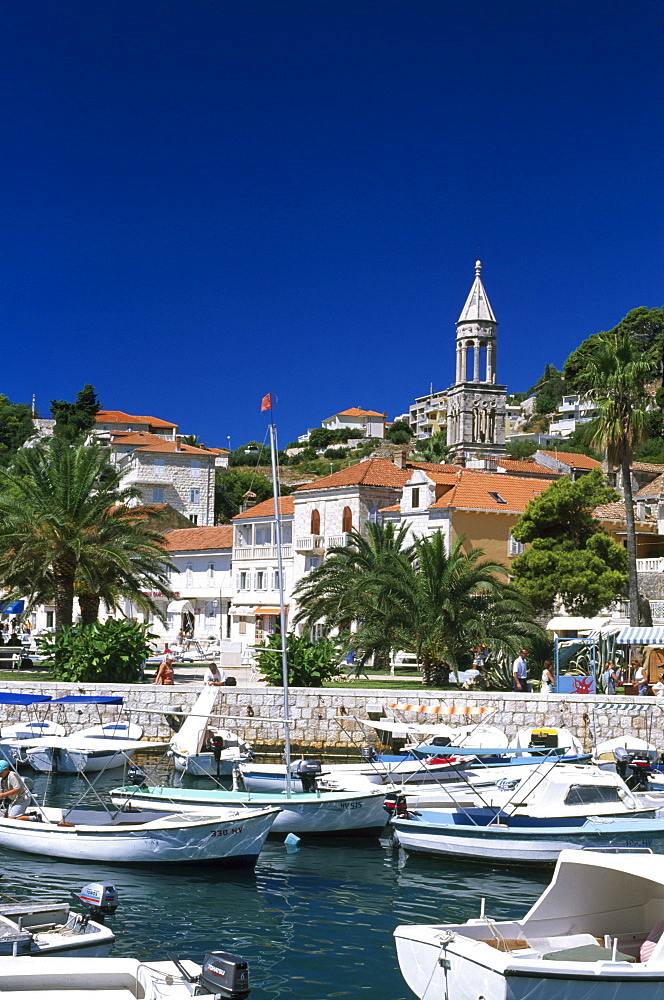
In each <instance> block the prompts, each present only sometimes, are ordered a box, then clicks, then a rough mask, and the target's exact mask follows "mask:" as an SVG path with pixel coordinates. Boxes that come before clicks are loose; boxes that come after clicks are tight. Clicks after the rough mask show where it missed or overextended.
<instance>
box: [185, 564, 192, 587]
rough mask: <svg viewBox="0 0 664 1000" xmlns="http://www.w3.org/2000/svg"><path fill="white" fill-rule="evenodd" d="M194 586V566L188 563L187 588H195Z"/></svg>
mask: <svg viewBox="0 0 664 1000" xmlns="http://www.w3.org/2000/svg"><path fill="white" fill-rule="evenodd" d="M193 585H194V564H193V563H190V562H188V563H187V569H186V573H185V586H187V587H193Z"/></svg>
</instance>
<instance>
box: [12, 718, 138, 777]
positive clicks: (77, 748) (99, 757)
mask: <svg viewBox="0 0 664 1000" xmlns="http://www.w3.org/2000/svg"><path fill="white" fill-rule="evenodd" d="M95 728H96V727H95ZM138 731H139V732H140V731H141V730H140V729H139V730H138ZM86 732H88V731H87V730H83V731H81V732H80V733H72V734H71V736H52V737H43V738H42V739H39V740H32V741H30V742H27V743H24V744H17V746H18V747H19V749H20V751H21V753H22V754H23V755H24V757H25V760H26V761H27V763H28V764H29V765H30V767H31V768H33V770H35V771H41V772H42V773H46V774H51V773H54V774H77V773H78V772H80V771H106V770H109V769H111V768H114V767H122V766H123V765H124V764H126V763H128V761H130V760H131V758H132V756H133V755H134V753H135V752H136V751H137V750H140V749H143V748H147V747H148V746H149V745H150V744H146V743H143V742H141V740H140V739H121V738H119V737H117V738H116V737H107V736H91V735H85V734H86Z"/></svg>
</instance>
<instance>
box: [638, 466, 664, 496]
mask: <svg viewBox="0 0 664 1000" xmlns="http://www.w3.org/2000/svg"><path fill="white" fill-rule="evenodd" d="M663 493H664V473H663V474H662V475H661V476H657V478H656V479H653V480H652V482H650V483H646V485H645V486H642V487H641V489H640V490H639V492H638V493H636V494H635V495H634V499H635V500H642V499H645V498H646V497H660V496H661V495H662V494H663Z"/></svg>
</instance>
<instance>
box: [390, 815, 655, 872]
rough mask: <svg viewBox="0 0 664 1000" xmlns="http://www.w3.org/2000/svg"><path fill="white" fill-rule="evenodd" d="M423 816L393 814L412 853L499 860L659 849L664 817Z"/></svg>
mask: <svg viewBox="0 0 664 1000" xmlns="http://www.w3.org/2000/svg"><path fill="white" fill-rule="evenodd" d="M449 816H450V820H449V822H447V823H442V822H436V821H435V820H434V821H431V820H429V819H427V813H426V812H424V813H422V814H421V817H420V818H418V819H404V818H394V819H393V820H392V823H393V826H394V831H395V839H396V840H397V841H398V843H399V844H400V845H401V847H403V848H404V850H405V851H407V852H409V853H414V854H440V855H446V856H453V857H457V858H464V859H466V860H473V861H493V862H499V863H503V864H540V865H541V864H555V862H556V861H557V859H558V856H559V854H560V852H561V851H563V850H566V849H569V850H577V851H578V850H584V849H586V850H587V849H592V850H604V849H606V848H611V849H612V850H616V849H620V850H630V849H634V848H649V849H650V850H651V851H653V853H655V854H661V853H664V822H663V821H662V820H661V819H659V820H658V819H644V820H639V819H637V818H634V819H627V820H617V821H611V820H610V819H600V818H596V819H594V820H592V819H588V820H586V821H585V822H584V823H583V824H582V825H579V826H564V825H560V826H550V825H549V826H547V825H543V826H539V827H536V826H535V827H524V826H521V827H515V828H510V827H507V826H472V825H467V826H466V825H462V824H460V823H454V820H453V818H452V817H453V814H452V813H450V814H449Z"/></svg>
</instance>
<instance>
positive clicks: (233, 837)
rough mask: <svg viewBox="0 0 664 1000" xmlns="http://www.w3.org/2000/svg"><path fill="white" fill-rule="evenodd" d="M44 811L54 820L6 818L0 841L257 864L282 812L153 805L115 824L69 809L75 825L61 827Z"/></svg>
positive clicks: (100, 854) (77, 851) (60, 850)
mask: <svg viewBox="0 0 664 1000" xmlns="http://www.w3.org/2000/svg"><path fill="white" fill-rule="evenodd" d="M44 812H45V814H46V816H47V818H48V821H47V820H46V819H42V820H41V821H33V822H30V821H25V820H18V819H17V820H12V819H0V845H1V846H2V847H6V848H9V849H10V850H14V851H23V852H26V853H28V854H41V855H45V856H48V857H54V858H63V859H66V860H70V861H95V862H100V861H101V862H110V863H120V864H146V863H148V864H175V863H177V864H183V863H192V862H194V863H196V864H201V863H206V862H207V863H214V864H220V865H225V866H227V867H253V865H255V863H256V860H257V859H258V855H259V853H260V850H261V848H262V846H263V844H264V842H265V838H266V837H267V834H268V833H269V830H270V827H271V826H272V823H273V822H274V819H275V817H276V815H277V811H276V809H271V810H270V809H266V810H246V811H244V812H243V811H242V810H221V809H220V810H219V811H218V812H216V813H215V811H214V810H213V809H210V810H209V811H207V812H203V811H202V810H199V811H198V813H197V814H192V813H188V814H187V815H182V814H178V813H170V814H162V813H154V812H153V811H152V810H151V811H150V812H149V813H147V814H145V815H143V814H141V813H140V812H139V813H120V814H119V816H118V817H117V818H116V819H115V821H114V822H113V823H105V822H104V814H101V813H94V812H93V811H92V810H78V811H72V812H70V813H67V814H66V816H65V823H67V822H68V823H69V824H70V825H64V826H60V825H58V822H57V819H58V817H57V815H53V816H50V815H49V814H50V813H57V812H58V810H44ZM84 818H85V819H86V820H87V822H85V823H84V822H81V820H82V819H84ZM143 818H144V819H145V822H143V823H141V822H140V820H141V819H143ZM72 821H73V822H72ZM97 822H99V825H93V824H95V823H97Z"/></svg>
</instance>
